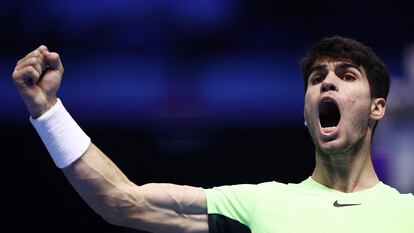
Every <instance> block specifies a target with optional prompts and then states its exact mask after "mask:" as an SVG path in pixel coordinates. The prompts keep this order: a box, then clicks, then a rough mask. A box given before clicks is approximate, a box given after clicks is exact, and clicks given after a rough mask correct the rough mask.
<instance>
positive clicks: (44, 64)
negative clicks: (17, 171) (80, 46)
mask: <svg viewBox="0 0 414 233" xmlns="http://www.w3.org/2000/svg"><path fill="white" fill-rule="evenodd" d="M62 74H63V66H62V63H61V61H60V58H59V55H58V54H57V53H54V52H49V51H48V49H47V47H46V46H40V47H39V48H37V49H36V50H34V51H33V52H31V53H29V54H28V55H27V56H26V57H24V58H22V59H21V60H20V61H19V62H18V63H17V65H16V67H15V70H14V72H13V80H14V83H15V85H16V87H17V89H18V91H19V93H20V95H21V97H22V99H23V101H24V102H25V104H26V107H27V109H28V110H29V112H30V114H31V118H32V123H33V124H34V125H35V127H36V129H37V130H38V132H39V134H40V136H41V137H42V140H43V141H44V142H45V144H46V147H47V148H48V150H49V152H50V153H51V156H52V158H53V159H54V161H55V163H56V164H57V165H58V166H59V167H60V168H62V170H63V172H64V174H65V176H66V177H67V179H68V180H69V182H70V183H71V184H72V186H73V187H74V188H75V189H76V191H77V192H78V193H79V194H80V195H81V196H82V198H83V199H84V200H85V201H86V202H87V203H88V205H89V206H90V207H91V208H92V209H93V210H95V211H96V212H97V213H98V214H99V215H101V216H102V217H103V218H104V219H105V220H106V221H108V222H110V223H112V224H116V225H120V226H125V227H131V228H135V229H141V230H145V231H150V232H169V233H171V232H208V223H207V207H206V197H205V195H204V192H203V190H202V189H201V188H196V187H190V186H180V185H173V184H155V183H153V184H145V185H142V186H138V185H135V184H134V183H132V182H131V181H130V180H128V178H127V177H126V176H125V175H124V174H123V173H122V172H121V171H120V170H119V169H118V167H117V166H116V165H115V164H114V163H113V162H112V161H111V160H110V159H109V158H108V157H107V156H106V155H105V154H104V153H103V152H101V151H100V150H99V149H98V148H97V147H96V146H95V145H94V144H92V143H90V139H89V138H88V137H87V136H86V135H85V134H84V133H83V131H82V130H81V129H80V128H79V127H78V126H77V124H76V122H75V121H74V120H73V119H72V118H71V117H70V115H69V114H68V113H67V112H66V111H65V110H64V107H63V105H62V104H61V102H60V101H59V100H58V98H57V97H56V93H57V91H58V89H59V85H60V82H61V78H62ZM51 124H52V126H50V125H51ZM45 125H46V126H45ZM56 129H58V130H56ZM71 135H72V136H71ZM73 135H76V136H75V137H74V136H73ZM82 145H83V146H82Z"/></svg>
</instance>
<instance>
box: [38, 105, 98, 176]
mask: <svg viewBox="0 0 414 233" xmlns="http://www.w3.org/2000/svg"><path fill="white" fill-rule="evenodd" d="M30 122H31V123H32V125H33V126H34V127H35V129H36V131H37V133H38V134H39V136H40V138H41V139H42V141H43V143H44V144H45V146H46V148H47V150H48V151H49V153H50V155H51V156H52V159H53V161H54V162H55V164H56V166H57V167H59V168H64V167H66V166H69V165H70V164H71V163H73V162H74V161H75V160H77V159H78V158H79V157H81V156H82V155H83V154H84V153H85V151H86V150H87V149H88V147H89V145H90V143H91V139H90V138H89V137H88V135H86V134H85V133H84V132H83V130H82V129H81V128H80V127H79V125H78V124H77V123H76V122H75V120H73V118H72V117H71V116H70V114H69V113H68V112H67V111H66V109H65V107H64V106H63V104H62V102H61V101H60V99H58V100H57V103H56V104H55V105H54V106H53V107H52V108H51V109H50V110H49V111H47V112H46V113H44V114H43V115H41V116H40V117H39V118H36V119H33V118H32V117H30Z"/></svg>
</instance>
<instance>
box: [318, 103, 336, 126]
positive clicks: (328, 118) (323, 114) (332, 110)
mask: <svg viewBox="0 0 414 233" xmlns="http://www.w3.org/2000/svg"><path fill="white" fill-rule="evenodd" d="M340 120H341V112H340V111H339V107H338V104H337V103H336V102H335V100H333V99H330V98H325V99H322V100H321V102H320V103H319V122H320V124H321V127H322V129H324V130H334V129H335V128H336V127H337V126H338V124H339V121H340Z"/></svg>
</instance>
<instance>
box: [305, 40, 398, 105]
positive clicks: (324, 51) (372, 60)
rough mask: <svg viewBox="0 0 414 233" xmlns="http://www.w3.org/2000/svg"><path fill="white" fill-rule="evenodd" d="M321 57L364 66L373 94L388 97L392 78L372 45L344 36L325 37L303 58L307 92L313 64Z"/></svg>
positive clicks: (378, 96) (375, 96)
mask: <svg viewBox="0 0 414 233" xmlns="http://www.w3.org/2000/svg"><path fill="white" fill-rule="evenodd" d="M319 58H330V59H335V60H350V61H351V62H353V63H354V64H355V65H357V66H362V67H363V68H364V69H365V71H366V73H367V78H368V82H369V86H370V91H371V96H372V97H373V98H384V99H387V96H388V92H389V89H390V84H391V80H390V77H389V73H388V70H387V67H386V66H385V64H384V63H383V62H382V61H381V59H379V57H378V56H377V55H376V54H375V53H374V51H373V50H372V49H371V48H370V47H367V46H365V45H363V44H362V43H361V42H359V41H357V40H355V39H351V38H345V37H342V36H333V37H326V38H323V39H322V40H320V41H319V42H317V43H316V44H314V45H313V46H312V47H311V48H310V50H309V51H307V52H306V54H305V56H304V57H303V58H302V60H301V62H300V65H301V69H302V74H303V78H304V81H305V92H306V90H307V88H308V78H309V75H310V72H311V68H312V65H313V64H314V62H315V61H316V60H317V59H319Z"/></svg>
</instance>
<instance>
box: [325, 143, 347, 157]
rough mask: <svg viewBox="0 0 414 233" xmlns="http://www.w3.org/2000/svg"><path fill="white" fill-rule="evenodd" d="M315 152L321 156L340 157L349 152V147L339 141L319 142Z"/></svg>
mask: <svg viewBox="0 0 414 233" xmlns="http://www.w3.org/2000/svg"><path fill="white" fill-rule="evenodd" d="M317 150H318V151H319V152H320V153H321V154H327V155H341V154H345V153H346V152H347V151H349V146H348V145H345V144H344V143H341V142H339V141H337V140H336V141H329V142H319V144H318V147H317Z"/></svg>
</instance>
